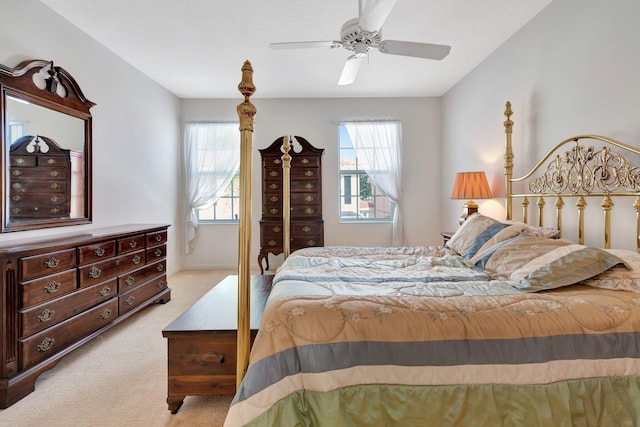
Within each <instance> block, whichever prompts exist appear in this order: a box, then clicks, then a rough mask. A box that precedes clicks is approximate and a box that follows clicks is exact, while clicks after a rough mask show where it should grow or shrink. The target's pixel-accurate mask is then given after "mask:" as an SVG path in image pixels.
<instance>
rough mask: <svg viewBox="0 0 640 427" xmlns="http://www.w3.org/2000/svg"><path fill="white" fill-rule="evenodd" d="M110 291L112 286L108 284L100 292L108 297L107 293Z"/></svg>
mask: <svg viewBox="0 0 640 427" xmlns="http://www.w3.org/2000/svg"><path fill="white" fill-rule="evenodd" d="M109 292H111V288H110V287H108V286H105V287H104V288H102V289H101V290H100V292H98V293H99V294H100V296H103V297H106V296H107V295H109Z"/></svg>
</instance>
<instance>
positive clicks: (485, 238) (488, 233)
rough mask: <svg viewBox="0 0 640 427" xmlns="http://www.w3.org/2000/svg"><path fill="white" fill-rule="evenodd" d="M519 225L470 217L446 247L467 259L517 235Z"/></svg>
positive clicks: (481, 216) (483, 217)
mask: <svg viewBox="0 0 640 427" xmlns="http://www.w3.org/2000/svg"><path fill="white" fill-rule="evenodd" d="M523 230H524V227H523V225H520V224H504V223H502V222H500V221H496V220H495V219H493V218H489V217H488V216H484V215H482V214H479V213H475V214H473V215H471V216H470V217H469V218H467V220H466V221H465V222H463V223H462V225H461V226H460V228H458V230H457V231H456V232H455V234H454V235H453V236H451V239H449V241H448V242H447V244H446V245H447V246H448V247H449V248H451V249H453V250H454V251H456V252H458V253H459V254H460V255H462V256H463V257H465V258H467V259H469V258H472V257H473V256H475V255H476V253H478V252H479V251H481V250H483V249H484V248H489V247H491V246H494V245H495V244H497V243H499V242H502V241H505V240H507V239H510V238H512V237H514V236H517V235H519V234H520V233H522V231H523Z"/></svg>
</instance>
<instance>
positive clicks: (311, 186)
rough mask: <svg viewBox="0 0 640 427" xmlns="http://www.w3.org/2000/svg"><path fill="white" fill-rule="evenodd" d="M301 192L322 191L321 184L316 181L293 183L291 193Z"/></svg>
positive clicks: (297, 181)
mask: <svg viewBox="0 0 640 427" xmlns="http://www.w3.org/2000/svg"><path fill="white" fill-rule="evenodd" d="M299 191H315V192H319V191H320V183H319V182H318V181H316V180H314V181H300V180H296V181H291V193H294V192H299Z"/></svg>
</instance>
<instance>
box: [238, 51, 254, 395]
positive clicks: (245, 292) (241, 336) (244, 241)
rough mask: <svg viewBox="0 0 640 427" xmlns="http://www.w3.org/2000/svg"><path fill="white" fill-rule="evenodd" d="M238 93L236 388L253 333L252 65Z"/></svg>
mask: <svg viewBox="0 0 640 427" xmlns="http://www.w3.org/2000/svg"><path fill="white" fill-rule="evenodd" d="M238 90H239V91H240V93H242V95H243V96H244V101H243V102H242V103H241V104H239V105H238V107H237V112H238V119H239V120H240V218H239V221H238V222H239V233H238V234H239V235H238V338H237V356H236V357H237V359H236V360H237V365H236V388H237V389H239V388H240V383H241V382H242V379H243V377H244V374H245V372H246V370H247V367H248V366H249V352H250V350H251V330H250V327H251V325H250V320H249V319H250V313H249V307H250V301H251V297H250V294H249V292H250V289H251V269H250V267H249V255H250V253H251V151H252V148H251V145H252V138H253V117H254V116H255V115H256V107H254V106H253V104H252V103H251V102H250V101H249V97H251V95H253V93H254V92H255V91H256V87H255V86H254V85H253V67H251V62H249V61H245V62H244V64H243V65H242V81H241V82H240V84H238Z"/></svg>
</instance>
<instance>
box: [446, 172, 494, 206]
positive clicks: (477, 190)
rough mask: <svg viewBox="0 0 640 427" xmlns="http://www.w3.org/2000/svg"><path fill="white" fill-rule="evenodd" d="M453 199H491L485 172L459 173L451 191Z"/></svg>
mask: <svg viewBox="0 0 640 427" xmlns="http://www.w3.org/2000/svg"><path fill="white" fill-rule="evenodd" d="M451 198H452V199H467V200H471V199H491V198H492V196H491V189H490V188H489V183H488V182H487V177H486V175H485V174H484V172H458V173H457V174H456V179H455V180H454V181H453V189H452V190H451Z"/></svg>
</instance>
